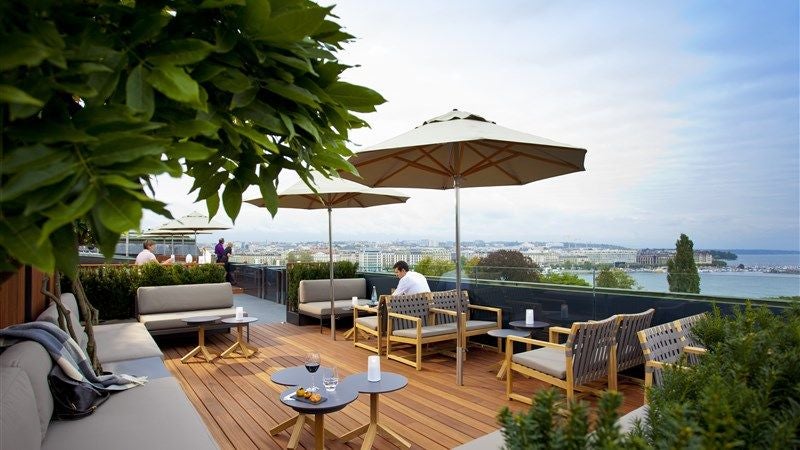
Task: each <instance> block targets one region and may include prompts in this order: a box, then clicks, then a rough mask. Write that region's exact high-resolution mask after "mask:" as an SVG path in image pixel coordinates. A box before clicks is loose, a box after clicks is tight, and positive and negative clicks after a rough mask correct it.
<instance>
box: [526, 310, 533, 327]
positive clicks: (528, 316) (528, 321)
mask: <svg viewBox="0 0 800 450" xmlns="http://www.w3.org/2000/svg"><path fill="white" fill-rule="evenodd" d="M525 323H526V324H528V325H532V324H533V310H532V309H526V310H525Z"/></svg>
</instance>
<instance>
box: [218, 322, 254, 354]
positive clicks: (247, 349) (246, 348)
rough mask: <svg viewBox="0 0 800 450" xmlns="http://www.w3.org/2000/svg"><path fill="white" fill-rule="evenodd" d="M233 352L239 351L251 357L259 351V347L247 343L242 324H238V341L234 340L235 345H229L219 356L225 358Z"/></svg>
mask: <svg viewBox="0 0 800 450" xmlns="http://www.w3.org/2000/svg"><path fill="white" fill-rule="evenodd" d="M248 328H249V327H248ZM233 352H239V353H241V355H242V356H244V357H245V358H249V357H251V356H253V355H255V354H256V353H258V349H257V348H255V347H252V346H250V345H247V343H246V342H245V341H244V333H243V332H242V325H241V324H237V325H236V342H234V343H233V345H231V346H230V347H228V348H227V349H226V350H225V351H224V352H222V353H221V354H220V355H219V356H220V357H221V358H225V357H227V356H228V355H230V354H231V353H233Z"/></svg>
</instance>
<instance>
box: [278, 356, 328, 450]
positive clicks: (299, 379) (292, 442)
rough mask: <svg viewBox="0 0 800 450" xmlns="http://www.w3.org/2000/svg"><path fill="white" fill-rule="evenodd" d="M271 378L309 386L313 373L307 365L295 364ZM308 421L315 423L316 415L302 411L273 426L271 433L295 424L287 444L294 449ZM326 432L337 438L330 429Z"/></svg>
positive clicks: (282, 382)
mask: <svg viewBox="0 0 800 450" xmlns="http://www.w3.org/2000/svg"><path fill="white" fill-rule="evenodd" d="M269 379H270V381H272V382H273V383H275V384H280V385H283V386H308V384H309V383H308V381H311V374H310V373H309V372H308V370H306V367H305V366H293V367H287V368H285V369H281V370H279V371H277V372H275V373H273V374H272V375H271V376H270V377H269ZM337 389H338V386H337ZM323 395H324V394H323ZM326 403H327V402H326ZM306 422H308V423H309V424H312V423H314V417H313V416H311V415H308V414H303V413H300V414H298V415H296V416H294V417H292V418H290V419H287V420H285V421H283V422H281V423H279V424H278V425H275V426H274V427H272V428H271V429H270V430H269V434H271V435H273V436H274V435H276V434H278V433H280V432H281V431H283V430H286V429H288V428H289V427H291V426H293V425H294V429H293V430H292V436H291V437H290V438H289V443H288V444H287V445H286V448H288V449H293V448H296V447H297V444H298V443H299V442H300V432H301V431H303V424H305V423H306ZM325 433H326V435H329V436H328V437H329V438H330V439H335V438H336V435H334V434H333V433H331V432H330V431H328V430H325Z"/></svg>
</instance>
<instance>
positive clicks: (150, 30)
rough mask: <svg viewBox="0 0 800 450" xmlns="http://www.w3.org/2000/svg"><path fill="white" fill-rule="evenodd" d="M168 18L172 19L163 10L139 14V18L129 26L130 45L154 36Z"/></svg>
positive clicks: (168, 20) (167, 21) (166, 22)
mask: <svg viewBox="0 0 800 450" xmlns="http://www.w3.org/2000/svg"><path fill="white" fill-rule="evenodd" d="M170 20H172V16H170V15H169V14H167V12H166V11H163V10H162V11H158V12H153V13H150V14H145V15H140V16H139V19H138V20H137V21H136V23H135V24H134V25H133V27H132V28H131V42H130V45H131V46H133V45H136V44H139V43H142V42H145V41H149V40H151V39H153V38H155V37H156V36H158V33H160V32H161V30H162V29H163V28H164V27H165V26H166V25H167V24H168V23H169V22H170Z"/></svg>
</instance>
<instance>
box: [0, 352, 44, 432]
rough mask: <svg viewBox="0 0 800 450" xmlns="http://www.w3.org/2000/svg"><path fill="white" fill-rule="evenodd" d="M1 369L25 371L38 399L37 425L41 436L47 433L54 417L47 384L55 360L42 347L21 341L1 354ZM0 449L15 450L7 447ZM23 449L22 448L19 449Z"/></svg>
mask: <svg viewBox="0 0 800 450" xmlns="http://www.w3.org/2000/svg"><path fill="white" fill-rule="evenodd" d="M0 367H15V368H18V369H21V370H23V371H24V372H25V373H26V374H27V376H28V380H29V382H30V385H31V387H32V388H33V395H34V397H35V399H36V404H35V406H36V411H37V413H38V415H39V418H38V420H37V422H36V423H37V424H38V425H39V428H40V434H39V437H40V440H41V436H44V434H45V433H47V427H48V426H49V425H50V417H51V416H52V415H53V395H52V394H50V386H49V385H48V384H47V374H48V373H50V369H52V368H53V360H52V358H50V355H49V354H48V353H47V350H45V349H44V347H42V346H41V345H39V344H38V343H36V342H33V341H21V342H18V343H16V344H14V345H12V346H11V347H9V348H7V349H5V351H3V353H0ZM0 448H14V447H5V446H2V447H0ZM18 448H22V447H18Z"/></svg>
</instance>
